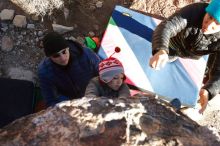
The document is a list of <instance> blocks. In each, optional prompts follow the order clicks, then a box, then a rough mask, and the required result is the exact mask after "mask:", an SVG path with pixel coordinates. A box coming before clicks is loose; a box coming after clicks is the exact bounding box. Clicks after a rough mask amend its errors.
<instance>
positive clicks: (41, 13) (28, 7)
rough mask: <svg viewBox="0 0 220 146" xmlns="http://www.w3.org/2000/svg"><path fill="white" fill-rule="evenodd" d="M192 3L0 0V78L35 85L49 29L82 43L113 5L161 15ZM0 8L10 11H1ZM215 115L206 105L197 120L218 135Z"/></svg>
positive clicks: (217, 113)
mask: <svg viewBox="0 0 220 146" xmlns="http://www.w3.org/2000/svg"><path fill="white" fill-rule="evenodd" d="M197 1H198V0H197ZM47 2H48V3H47ZM192 2H195V1H193V0H65V1H62V0H48V1H44V0H35V1H29V0H1V1H0V12H1V17H3V16H4V19H3V18H1V21H0V77H5V78H16V79H25V80H31V81H33V82H34V83H36V84H37V83H38V82H37V75H36V69H37V65H38V64H39V62H40V60H41V59H42V58H43V56H44V55H43V51H42V49H41V48H40V40H41V39H42V37H43V36H44V34H45V33H46V32H47V31H49V30H52V29H56V30H57V31H61V32H65V33H64V36H65V37H67V38H69V39H74V40H77V41H78V42H80V43H82V44H83V40H84V37H85V36H98V37H100V38H101V36H102V34H103V32H104V30H105V27H106V25H107V22H108V19H109V16H110V15H111V11H112V10H113V8H114V6H115V5H116V4H119V5H122V6H124V7H127V8H132V9H135V10H137V11H141V12H143V13H146V14H149V15H153V16H155V17H159V18H162V17H168V16H169V15H171V14H172V13H173V12H175V11H176V10H177V9H179V8H181V7H183V6H185V5H187V4H189V3H192ZM3 9H10V11H9V12H8V11H7V12H6V13H5V12H4V13H2V10H3ZM11 10H12V11H14V12H12V11H11ZM12 13H13V14H14V15H22V16H25V17H26V22H25V19H24V17H19V18H18V20H17V21H16V20H14V17H12V16H11V14H12ZM3 14H4V15H3ZM14 15H13V16H14ZM216 102H218V101H213V102H212V103H210V105H215V103H216ZM219 116H220V109H219V107H218V106H217V105H215V106H209V108H208V110H207V111H206V113H205V114H204V116H203V119H202V120H200V121H199V123H200V124H202V125H206V126H208V127H209V128H211V129H214V131H215V132H217V133H218V134H220V121H219V119H218V118H219Z"/></svg>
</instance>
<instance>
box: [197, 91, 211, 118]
mask: <svg viewBox="0 0 220 146" xmlns="http://www.w3.org/2000/svg"><path fill="white" fill-rule="evenodd" d="M199 96H200V99H199V102H200V104H201V109H200V110H199V113H200V114H202V113H203V112H204V111H205V109H206V107H207V105H208V101H209V92H208V91H207V90H206V89H201V90H200V92H199Z"/></svg>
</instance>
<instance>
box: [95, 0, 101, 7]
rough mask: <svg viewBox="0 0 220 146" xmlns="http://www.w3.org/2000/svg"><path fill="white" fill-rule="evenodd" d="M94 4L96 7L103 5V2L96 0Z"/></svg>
mask: <svg viewBox="0 0 220 146" xmlns="http://www.w3.org/2000/svg"><path fill="white" fill-rule="evenodd" d="M95 5H96V7H97V8H101V7H102V6H103V2H101V1H98V2H97V3H96V4H95Z"/></svg>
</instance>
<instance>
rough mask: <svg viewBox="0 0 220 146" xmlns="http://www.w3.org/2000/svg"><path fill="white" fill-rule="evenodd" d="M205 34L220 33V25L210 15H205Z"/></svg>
mask: <svg viewBox="0 0 220 146" xmlns="http://www.w3.org/2000/svg"><path fill="white" fill-rule="evenodd" d="M202 31H203V33H204V34H212V33H216V32H219V31H220V24H219V23H218V22H217V21H216V20H215V19H214V18H213V17H212V16H211V15H209V14H208V13H206V14H205V16H204V18H203V22H202Z"/></svg>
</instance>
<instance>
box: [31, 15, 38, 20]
mask: <svg viewBox="0 0 220 146" xmlns="http://www.w3.org/2000/svg"><path fill="white" fill-rule="evenodd" d="M31 19H32V20H34V21H38V20H39V17H38V16H36V15H32V16H31Z"/></svg>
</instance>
